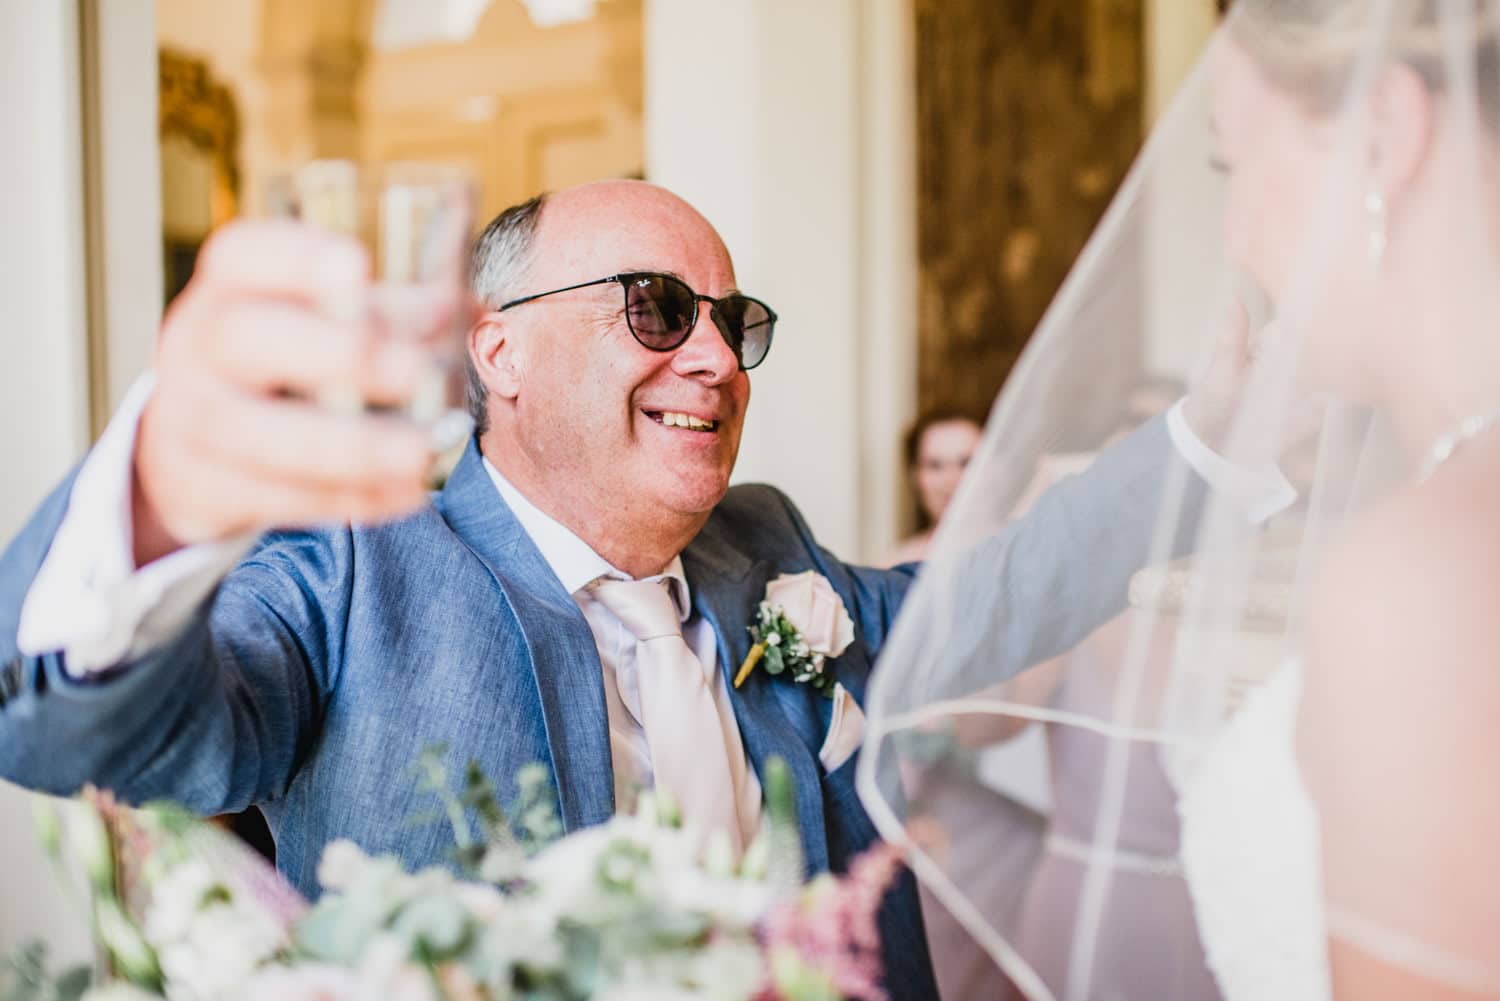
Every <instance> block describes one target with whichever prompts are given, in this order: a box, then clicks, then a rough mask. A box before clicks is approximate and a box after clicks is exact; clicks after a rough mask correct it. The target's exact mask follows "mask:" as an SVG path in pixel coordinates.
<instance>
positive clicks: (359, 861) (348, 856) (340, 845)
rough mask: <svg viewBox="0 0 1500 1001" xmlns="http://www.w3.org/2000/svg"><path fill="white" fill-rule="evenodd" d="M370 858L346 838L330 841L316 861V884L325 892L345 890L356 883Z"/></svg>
mask: <svg viewBox="0 0 1500 1001" xmlns="http://www.w3.org/2000/svg"><path fill="white" fill-rule="evenodd" d="M369 862H370V857H369V856H368V855H366V854H365V853H364V852H363V851H361V850H360V847H359V845H356V844H355V843H354V842H353V841H350V840H348V839H347V838H340V839H338V840H337V841H330V842H329V843H328V846H327V847H326V848H324V849H323V857H322V858H321V859H319V860H318V883H319V884H321V885H322V887H323V889H325V890H346V889H348V888H349V887H351V886H353V885H354V884H355V883H356V882H358V880H359V877H360V875H361V874H363V873H364V871H365V868H366V866H368V865H369Z"/></svg>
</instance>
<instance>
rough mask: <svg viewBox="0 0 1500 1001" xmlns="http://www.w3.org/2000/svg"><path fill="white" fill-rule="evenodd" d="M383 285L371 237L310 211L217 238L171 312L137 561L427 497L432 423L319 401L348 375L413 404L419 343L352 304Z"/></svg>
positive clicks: (139, 461)
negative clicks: (371, 258)
mask: <svg viewBox="0 0 1500 1001" xmlns="http://www.w3.org/2000/svg"><path fill="white" fill-rule="evenodd" d="M371 288H372V286H371V284H370V281H369V262H368V260H367V258H366V254H365V251H364V249H363V248H362V247H361V246H360V245H359V244H358V243H357V242H356V241H354V240H351V239H348V238H345V237H340V236H335V235H332V234H328V233H325V232H322V231H319V230H316V229H313V228H311V227H308V226H304V225H300V224H297V223H291V222H250V223H236V224H233V225H230V226H228V227H226V228H225V229H223V230H221V231H220V232H219V233H217V234H216V235H215V236H214V237H213V239H212V240H210V241H209V242H208V244H206V245H205V246H204V248H203V251H202V253H201V254H200V255H199V258H198V264H197V269H196V272H195V274H194V276H193V280H192V282H191V283H190V284H189V285H188V287H187V288H186V289H185V290H184V291H183V293H182V295H181V296H180V297H179V298H178V299H177V300H176V302H175V303H174V304H173V306H172V309H171V310H170V312H169V313H168V315H167V318H166V321H165V322H164V324H163V326H162V330H161V336H160V340H159V341H158V344H157V354H156V372H157V378H158V382H157V386H156V390H155V392H154V394H153V395H152V398H151V401H150V403H149V404H148V405H147V407H146V410H145V412H144V413H143V415H142V417H141V423H140V429H139V432H138V434H137V437H136V450H135V463H134V482H133V488H132V513H133V523H134V547H135V560H136V565H137V566H143V565H145V564H146V563H149V562H151V561H152V560H155V559H157V558H159V557H161V556H164V555H166V554H167V553H170V552H172V551H173V550H175V549H177V548H179V547H181V546H183V545H186V544H190V543H197V542H207V541H215V540H220V539H226V538H230V537H233V536H235V535H239V534H242V533H245V532H248V531H255V530H259V529H263V528H267V527H270V526H273V525H306V524H312V523H316V522H321V521H333V520H348V519H359V520H377V519H382V518H392V517H396V516H399V515H402V514H406V513H409V512H410V511H413V510H415V509H416V508H418V507H420V506H421V505H422V504H423V503H424V502H425V500H426V496H427V493H426V486H425V482H424V478H425V475H426V472H427V469H428V467H429V464H430V462H431V459H432V456H431V453H430V451H429V446H428V441H427V437H426V435H424V434H423V433H422V431H421V430H419V429H418V428H416V427H414V426H412V425H410V424H408V423H406V422H404V421H402V420H399V419H396V418H392V417H382V416H376V415H371V414H365V413H356V414H352V415H351V414H342V413H333V412H331V411H330V410H328V409H327V408H325V407H323V406H320V405H318V404H317V403H315V402H313V400H314V399H315V398H317V397H318V396H319V395H320V394H327V393H328V392H329V391H330V389H333V390H337V391H338V392H340V393H341V394H348V395H353V396H355V397H357V398H360V399H363V400H365V401H369V402H371V403H377V404H380V403H389V404H399V403H401V402H402V401H404V400H405V399H407V398H408V397H409V396H410V395H411V393H412V392H413V391H414V389H415V388H416V382H417V379H418V378H419V376H420V374H421V372H422V371H423V358H422V356H421V355H420V353H419V352H418V349H417V348H416V347H415V346H414V345H413V343H412V342H411V341H410V340H406V339H396V338H387V337H382V336H379V335H378V333H377V331H376V329H375V326H374V324H373V323H372V320H371V314H369V313H368V312H367V311H366V310H364V309H362V308H351V306H352V305H354V304H360V303H364V302H366V301H367V296H368V293H369V292H370V290H371ZM454 308H455V307H454V305H453V304H452V303H446V304H444V303H436V302H434V303H432V304H430V305H429V307H427V308H425V310H421V311H419V316H418V319H419V321H420V327H422V328H425V329H435V328H437V327H438V326H439V325H441V324H446V323H449V322H451V321H452V312H453V309H454ZM419 333H420V329H419Z"/></svg>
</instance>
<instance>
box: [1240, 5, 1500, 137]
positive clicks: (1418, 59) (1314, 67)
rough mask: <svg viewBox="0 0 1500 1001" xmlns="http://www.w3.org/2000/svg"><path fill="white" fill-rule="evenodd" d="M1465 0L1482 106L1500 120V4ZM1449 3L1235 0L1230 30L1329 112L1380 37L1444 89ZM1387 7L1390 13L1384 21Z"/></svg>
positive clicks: (1467, 37)
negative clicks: (1363, 56) (1383, 17)
mask: <svg viewBox="0 0 1500 1001" xmlns="http://www.w3.org/2000/svg"><path fill="white" fill-rule="evenodd" d="M1463 8H1464V12H1463V17H1462V20H1463V22H1464V23H1463V24H1462V25H1460V27H1461V28H1462V30H1463V35H1462V38H1463V39H1464V44H1465V45H1466V46H1469V47H1470V48H1471V51H1472V53H1473V59H1474V62H1473V73H1474V81H1473V84H1474V91H1475V94H1476V98H1477V100H1478V102H1479V110H1480V114H1481V116H1482V117H1483V118H1484V119H1485V121H1486V122H1489V123H1490V124H1491V127H1500V47H1497V39H1500V31H1497V28H1500V4H1497V3H1495V0H1467V2H1466V3H1465V4H1463ZM1452 9H1453V5H1452V4H1447V3H1444V2H1443V0H1237V2H1236V3H1235V4H1234V5H1233V6H1232V8H1231V10H1230V23H1229V30H1230V32H1231V33H1232V34H1233V35H1234V37H1235V39H1236V40H1237V41H1238V42H1239V43H1240V44H1241V45H1243V46H1244V47H1245V48H1246V50H1247V51H1249V52H1250V53H1251V55H1252V56H1254V58H1255V59H1256V61H1257V62H1258V63H1260V65H1261V68H1262V70H1263V71H1264V72H1265V73H1266V75H1267V77H1269V78H1270V79H1271V81H1272V82H1273V83H1275V84H1276V85H1278V86H1280V87H1283V88H1284V89H1286V90H1287V91H1288V92H1290V93H1293V94H1296V95H1298V96H1299V97H1301V98H1302V99H1303V101H1304V102H1305V103H1306V104H1307V106H1308V107H1309V108H1310V109H1311V110H1313V111H1317V112H1332V111H1336V110H1337V109H1338V108H1339V107H1340V106H1341V105H1342V103H1343V102H1344V101H1345V100H1346V97H1347V93H1348V87H1349V84H1350V80H1351V78H1352V76H1353V73H1354V71H1355V68H1356V66H1357V65H1358V64H1359V60H1360V58H1361V56H1362V55H1364V54H1365V53H1366V52H1367V51H1368V48H1369V46H1370V45H1371V44H1372V43H1373V42H1377V41H1378V42H1379V43H1380V45H1381V48H1382V50H1383V51H1384V53H1385V57H1384V58H1385V60H1386V61H1394V62H1401V63H1404V64H1405V65H1407V66H1409V67H1410V68H1411V69H1412V70H1413V71H1415V72H1416V73H1417V74H1418V75H1419V76H1420V77H1421V78H1422V79H1423V81H1425V82H1426V84H1427V86H1428V87H1429V88H1431V89H1432V90H1433V91H1437V92H1443V91H1445V90H1447V89H1448V84H1449V79H1448V77H1449V73H1450V71H1451V68H1452V67H1451V66H1450V65H1449V61H1448V55H1449V49H1448V46H1449V45H1450V44H1451V41H1450V39H1449V38H1448V37H1447V36H1448V33H1449V32H1451V31H1452V29H1453V27H1454V25H1453V24H1452V21H1453V20H1457V19H1453V18H1451V15H1448V13H1447V12H1448V11H1450V10H1452ZM1383 11H1388V17H1387V18H1386V19H1385V20H1384V23H1381V21H1382V19H1381V14H1382V12H1383Z"/></svg>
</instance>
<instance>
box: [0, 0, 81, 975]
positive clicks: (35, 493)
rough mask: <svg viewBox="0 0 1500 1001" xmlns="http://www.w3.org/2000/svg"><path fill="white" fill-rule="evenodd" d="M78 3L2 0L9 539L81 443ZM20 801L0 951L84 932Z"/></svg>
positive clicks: (10, 798)
mask: <svg viewBox="0 0 1500 1001" xmlns="http://www.w3.org/2000/svg"><path fill="white" fill-rule="evenodd" d="M76 11H77V5H76V4H72V3H50V2H49V3H38V2H36V0H0V94H3V95H4V98H3V100H0V135H4V136H5V137H6V150H5V155H4V156H0V302H3V303H4V304H5V310H4V315H5V325H4V327H3V334H0V337H3V346H4V358H5V362H4V364H3V365H0V427H3V428H4V431H3V435H4V438H3V442H4V445H3V451H0V467H3V469H4V483H5V488H4V490H3V492H0V537H4V538H6V539H9V538H10V536H11V535H12V534H13V533H14V532H15V530H16V529H17V528H18V527H19V525H20V523H21V520H22V518H23V517H24V516H25V514H26V512H28V511H29V510H30V509H31V508H32V507H33V506H34V505H35V504H36V502H37V501H38V500H39V499H40V498H41V496H42V495H43V494H44V493H45V491H46V490H47V489H48V487H49V485H50V484H52V483H53V482H54V481H56V480H57V479H58V477H60V476H61V475H62V473H63V472H64V470H65V469H66V468H67V466H68V465H69V464H70V463H71V462H73V461H74V460H75V459H76V458H77V456H78V455H80V454H81V453H82V451H83V449H84V448H85V446H86V445H87V443H88V406H87V368H86V362H85V343H86V334H85V315H84V293H83V288H84V280H83V207H82V201H83V199H82V190H83V188H82V182H83V174H82V161H81V156H80V135H81V127H80V116H79V85H78V65H79V55H78V31H77V18H76ZM27 799H28V797H26V796H25V795H24V794H22V793H20V792H19V791H18V790H16V789H15V788H13V787H10V786H6V785H4V784H3V783H0V860H3V864H0V950H4V951H9V950H10V949H11V948H12V947H14V946H15V945H16V944H17V943H18V942H20V941H22V940H24V939H27V938H31V937H34V936H38V935H40V936H45V937H46V938H48V939H50V940H51V941H53V943H54V948H55V949H56V950H58V951H60V952H62V953H64V954H66V955H69V956H75V957H76V956H81V955H85V954H86V935H85V932H84V929H82V928H81V926H80V924H79V922H78V919H77V917H76V915H74V914H72V913H71V912H69V911H68V910H67V908H66V907H65V902H64V900H63V898H62V896H61V895H60V894H59V893H58V892H57V887H56V886H55V885H54V883H53V881H52V878H51V876H50V874H49V871H48V869H47V868H46V866H45V865H43V864H42V861H41V858H40V853H39V852H38V850H37V849H36V847H35V843H34V839H33V837H32V828H31V820H30V809H29V805H28V802H27Z"/></svg>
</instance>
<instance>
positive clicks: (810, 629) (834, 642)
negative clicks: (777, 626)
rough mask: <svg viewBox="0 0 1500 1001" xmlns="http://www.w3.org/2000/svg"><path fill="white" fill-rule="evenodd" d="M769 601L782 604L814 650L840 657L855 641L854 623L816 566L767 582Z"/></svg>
mask: <svg viewBox="0 0 1500 1001" xmlns="http://www.w3.org/2000/svg"><path fill="white" fill-rule="evenodd" d="M766 603H767V604H769V605H772V606H773V607H779V608H780V609H781V614H782V615H784V616H786V620H787V621H788V622H790V623H791V624H792V625H793V626H796V627H797V632H799V633H800V634H801V635H802V642H804V643H806V644H807V645H808V647H809V648H810V649H811V650H812V651H813V653H820V654H823V655H824V656H826V657H837V656H838V655H839V654H841V653H843V652H844V649H845V648H846V647H848V646H849V644H850V643H853V642H854V623H853V621H851V620H850V618H849V612H848V610H847V609H845V608H844V603H843V602H842V601H841V600H839V596H838V592H837V591H835V590H834V589H833V585H832V584H830V583H828V578H826V577H824V576H822V575H821V574H819V573H817V572H816V571H813V570H807V571H804V572H803V573H799V574H785V573H784V574H782V575H781V576H780V577H777V578H776V579H775V580H773V581H771V583H769V584H767V585H766Z"/></svg>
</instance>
